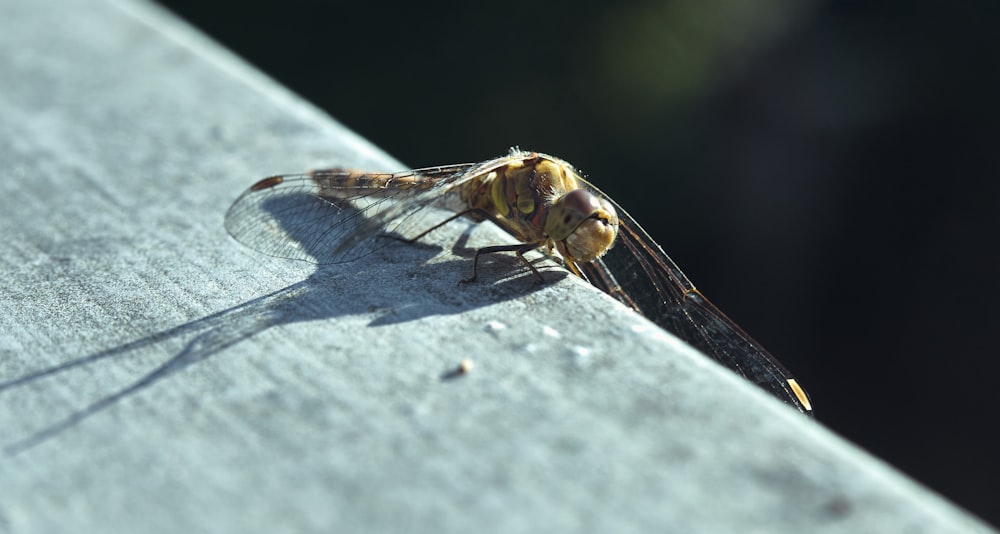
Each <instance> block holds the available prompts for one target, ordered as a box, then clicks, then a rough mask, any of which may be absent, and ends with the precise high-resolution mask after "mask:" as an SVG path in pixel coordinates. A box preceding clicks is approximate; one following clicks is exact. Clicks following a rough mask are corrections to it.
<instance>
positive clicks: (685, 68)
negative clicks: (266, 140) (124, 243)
mask: <svg viewBox="0 0 1000 534" xmlns="http://www.w3.org/2000/svg"><path fill="white" fill-rule="evenodd" d="M164 3H165V5H166V6H167V7H169V8H170V9H172V10H174V11H175V12H177V13H178V14H180V15H181V16H182V17H184V18H186V19H188V20H189V21H191V22H192V23H193V24H194V25H196V26H198V27H200V28H201V29H203V30H204V31H205V32H206V33H208V34H209V35H211V36H213V37H214V38H216V39H217V40H219V41H220V42H221V43H222V44H224V45H225V46H227V47H229V48H231V49H232V50H234V51H236V52H237V53H238V54H240V55H242V56H243V57H245V58H246V59H247V60H249V61H250V62H251V63H253V64H255V65H257V66H258V67H259V68H261V69H262V70H264V71H265V72H267V73H269V74H270V75H271V76H273V77H274V78H276V79H277V80H279V81H280V82H282V83H284V84H286V85H287V86H289V87H291V88H292V89H293V90H295V91H296V92H298V93H299V94H301V95H302V96H303V97H305V98H306V99H308V100H310V101H312V102H313V103H315V104H317V105H318V106H320V107H322V108H324V109H325V110H327V111H328V112H329V113H330V114H331V115H332V116H334V117H335V118H337V119H338V120H340V121H342V122H343V123H345V124H346V125H347V126H348V127H350V128H352V129H354V130H356V131H357V132H359V133H360V134H361V135H363V136H365V137H367V138H368V139H370V140H371V141H373V142H374V143H375V144H377V145H379V146H380V147H382V148H384V149H385V150H386V151H388V152H389V153H390V154H392V155H394V156H396V157H397V158H399V159H400V160H401V161H403V162H405V163H406V164H408V165H411V166H414V167H419V166H429V165H437V164H442V163H457V162H467V161H479V160H484V159H488V158H492V157H495V156H498V155H501V154H503V153H505V152H506V151H507V149H508V147H510V146H512V145H519V146H520V147H522V148H526V149H531V150H539V151H544V152H548V153H551V154H554V155H557V156H560V157H563V158H565V159H567V160H569V161H571V162H573V163H574V164H575V165H576V166H577V167H578V168H580V169H581V170H582V171H583V172H584V173H585V174H586V175H588V176H589V177H590V178H591V179H592V180H593V181H594V182H595V183H596V184H597V185H598V186H600V187H601V188H602V189H604V191H605V192H607V193H608V194H609V195H611V196H612V197H613V198H615V199H617V200H618V201H619V202H620V203H621V204H622V205H623V206H625V207H627V208H628V209H629V211H630V212H631V213H632V215H633V216H634V217H635V218H636V219H637V220H638V221H640V222H641V223H642V224H643V225H644V226H645V227H646V229H647V230H648V231H649V232H650V233H651V234H653V236H654V237H655V238H656V239H657V240H658V241H659V242H660V244H661V245H663V246H664V248H665V249H666V250H667V251H668V252H669V253H670V255H671V256H672V257H673V258H674V259H675V260H676V261H677V262H678V263H679V264H680V265H681V266H682V267H683V268H684V270H685V272H686V273H687V274H688V275H689V276H690V277H691V278H692V279H693V280H694V282H695V283H696V284H698V286H699V288H701V290H702V291H703V292H704V293H705V294H706V295H708V296H709V298H711V299H712V300H713V301H715V303H716V304H717V305H718V306H719V307H720V308H722V309H723V310H725V311H726V312H727V313H728V314H729V315H730V316H732V317H733V318H734V319H736V321H737V322H738V323H740V324H741V325H742V326H743V327H744V328H745V329H746V330H747V331H748V332H750V333H751V334H752V335H754V337H756V338H757V339H758V340H759V341H761V342H762V343H763V344H764V346H766V347H768V348H769V349H770V350H771V352H773V353H774V354H775V355H777V356H778V357H779V359H781V360H782V361H783V362H784V363H785V364H786V365H787V366H788V367H789V368H790V369H792V370H793V371H794V372H795V373H796V375H797V376H798V378H799V381H800V382H801V383H802V384H804V385H805V387H806V388H808V390H809V392H810V393H811V395H812V398H813V401H814V403H815V405H816V413H817V417H818V419H819V421H820V422H821V423H823V424H825V425H827V426H829V427H830V428H832V429H834V430H835V431H836V432H838V433H839V434H841V435H843V436H845V437H846V438H848V439H850V440H852V441H854V442H855V443H857V444H859V445H860V446H862V447H864V448H866V449H868V450H869V451H871V452H872V453H873V454H875V455H876V456H879V457H881V458H883V459H885V460H887V461H888V462H890V463H891V464H893V465H895V466H896V467H898V468H899V469H901V470H902V471H904V472H906V473H908V474H910V475H911V476H913V477H914V478H916V479H917V480H919V481H921V482H922V483H924V484H926V485H927V486H929V487H931V488H933V489H934V490H936V491H938V492H940V493H942V494H944V495H945V496H947V497H948V498H950V499H952V500H954V501H955V502H957V503H958V504H960V505H962V506H964V507H966V508H968V509H969V510H971V511H972V512H974V513H976V514H978V515H980V516H981V517H983V518H985V519H986V520H988V521H990V522H992V523H994V524H998V523H1000V506H997V503H998V502H1000V491H998V490H997V488H998V487H1000V486H998V482H997V480H998V479H1000V461H998V460H997V453H998V451H1000V437H998V435H997V429H996V428H995V427H996V424H997V416H996V408H997V407H998V401H997V388H998V386H1000V379H998V374H997V372H996V370H997V355H998V349H997V344H996V343H995V338H996V337H997V334H998V333H1000V312H998V311H997V300H998V298H1000V283H998V281H997V274H998V268H1000V261H998V260H1000V256H998V252H997V246H998V230H1000V224H998V219H997V215H996V210H997V209H998V208H1000V185H998V176H1000V173H998V171H1000V151H998V149H997V143H998V141H1000V136H998V133H1000V132H998V130H997V125H998V119H1000V117H998V106H997V103H996V102H997V97H998V95H1000V76H998V72H1000V61H998V60H1000V39H997V38H996V37H995V34H994V32H995V31H996V30H997V28H1000V25H998V23H1000V16H998V15H1000V3H997V2H988V1H983V2H978V3H976V2H952V3H944V2H937V3H930V2H920V1H907V2H902V1H895V2H893V1H889V2H810V1H803V0H757V1H755V2H745V1H743V0H688V1H670V0H660V1H652V0H651V1H646V2H636V1H621V2H601V3H598V2H581V1H572V2H570V1H561V2H560V1H555V2H537V3H536V2H523V1H521V0H512V1H510V2H505V3H490V4H477V3H471V2H470V3H466V2H455V3H447V2H445V3H439V4H435V5H428V4H425V3H416V4H415V3H407V2H399V3H392V2H390V3H383V4H376V3H362V2H357V3H350V4H347V3H344V4H340V3H336V2H331V3H321V2H306V1H302V0H286V1H284V2H280V3H275V2H203V1H196V0H165V1H164ZM307 164H308V162H294V161H291V162H288V168H287V169H262V173H267V172H273V171H282V170H283V171H288V172H291V171H297V170H304V166H305V165H307ZM299 167H303V168H299ZM254 178H257V177H254V176H248V177H247V180H253V179H254ZM248 183H249V182H248Z"/></svg>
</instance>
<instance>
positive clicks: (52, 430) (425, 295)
mask: <svg viewBox="0 0 1000 534" xmlns="http://www.w3.org/2000/svg"><path fill="white" fill-rule="evenodd" d="M275 218H276V219H277V220H278V221H279V222H280V221H281V215H280V214H275ZM294 226H295V225H289V226H288V228H292V227H294ZM473 227H474V225H472V224H471V223H470V225H469V227H468V228H467V230H466V231H465V232H464V233H463V234H462V235H461V236H460V238H459V239H458V240H457V241H456V242H455V243H454V245H453V246H452V248H451V250H452V252H453V253H454V254H455V255H457V256H460V257H462V258H463V259H458V260H449V261H444V262H436V263H435V264H434V265H433V266H428V265H426V263H427V261H428V260H430V259H431V258H433V257H434V256H436V255H437V254H438V253H439V252H440V251H441V249H440V247H436V246H430V245H426V244H421V243H413V244H408V243H403V242H398V241H395V242H390V243H388V244H387V246H382V247H378V249H377V250H376V251H375V253H373V254H371V255H369V256H367V257H364V258H361V259H359V260H356V261H353V262H351V263H349V264H333V265H318V266H317V269H316V270H315V271H314V272H313V273H312V274H311V275H310V276H309V277H308V278H306V279H305V280H302V281H301V282H297V283H295V284H292V285H290V286H287V287H285V288H282V289H280V290H278V291H275V292H273V293H270V294H268V295H264V296H261V297H258V298H255V299H253V300H250V301H247V302H245V303H242V304H239V305H237V306H233V307H231V308H228V309H226V310H222V311H219V312H216V313H213V314H211V315H207V316H205V317H201V318H199V319H196V320H193V321H190V322H188V323H185V324H182V325H179V326H176V327H173V328H169V329H166V330H162V331H160V332H156V333H153V334H150V335H148V336H146V337H143V338H141V339H138V340H135V341H131V342H129V343H125V344H122V345H119V346H117V347H113V348H109V349H106V350H103V351H100V352H95V353H92V354H88V355H86V356H82V357H79V358H76V359H73V360H70V361H67V362H65V363H62V364H59V365H55V366H52V367H48V368H45V369H41V370H38V371H34V372H31V373H28V374H25V375H22V376H20V377H17V378H14V379H11V380H8V381H5V382H0V394H3V393H5V392H7V391H9V390H14V389H16V388H18V387H20V386H25V385H27V384H30V383H34V382H37V381H39V380H42V379H45V378H54V377H58V376H62V375H63V374H64V373H67V372H69V371H71V370H73V369H76V368H79V367H83V366H86V365H90V364H94V363H97V362H99V361H102V360H109V359H113V358H122V357H127V356H129V355H134V354H137V353H139V352H140V351H142V350H143V349H147V348H154V347H157V346H159V345H161V344H166V343H168V342H171V341H174V340H187V341H186V342H185V343H184V346H183V348H182V349H181V350H180V351H179V352H177V353H176V354H173V355H172V356H170V357H169V358H167V359H166V360H165V361H164V362H163V363H162V364H160V365H159V366H158V367H156V368H154V369H153V370H151V371H150V372H148V373H146V374H145V375H143V376H142V377H140V378H139V379H137V380H135V381H133V382H132V383H130V384H128V385H127V386H125V387H123V388H121V389H118V390H117V391H114V392H112V393H110V394H108V395H106V396H103V397H101V398H99V399H98V400H96V401H94V402H92V403H90V404H87V405H85V406H83V407H81V408H79V409H77V410H75V411H73V412H72V413H70V414H69V415H67V416H66V417H64V418H62V419H60V420H58V421H56V422H53V423H50V424H48V425H46V426H44V427H43V428H41V429H40V430H37V431H35V432H34V433H32V434H31V435H29V436H27V437H25V438H22V439H20V440H17V441H15V442H12V443H9V444H7V445H6V446H4V448H3V450H4V452H5V453H6V454H7V455H16V454H19V453H22V452H25V451H27V450H29V449H32V448H34V447H36V446H38V445H40V444H42V443H44V442H46V441H48V440H50V439H53V438H55V437H57V436H58V435H59V434H61V433H62V432H64V431H66V430H68V429H70V428H73V427H74V426H76V425H78V424H80V423H81V422H83V421H84V420H86V419H88V418H90V417H93V416H95V415H97V414H99V413H101V412H103V411H104V410H107V409H108V408H110V407H112V406H114V405H115V404H117V403H118V402H120V401H122V400H124V399H126V398H128V397H130V396H132V395H135V394H137V393H139V392H140V391H142V390H144V389H146V388H148V387H150V386H152V385H153V384H155V383H157V382H159V381H161V380H163V379H165V378H167V377H168V376H170V375H172V374H174V373H176V372H178V371H181V370H183V369H185V368H187V367H189V366H191V365H193V364H196V363H198V362H201V361H203V360H205V359H207V358H209V357H211V356H213V355H215V354H216V353H218V352H220V351H222V350H223V349H226V348H228V347H231V346H233V345H236V344H238V343H240V342H241V341H243V340H246V339H248V338H250V337H252V336H254V335H256V334H257V333H260V332H263V331H264V330H267V329H268V328H271V327H274V326H281V325H286V324H292V323H297V322H308V321H320V320H328V319H333V318H337V317H340V316H349V315H353V314H358V313H370V311H371V309H372V308H373V307H374V308H375V309H382V310H383V313H382V314H381V315H380V316H379V317H377V318H375V319H374V320H372V321H370V322H369V324H368V326H369V327H382V326H388V325H392V324H397V323H403V322H407V321H412V320H416V319H420V318H422V317H427V316H433V315H448V314H457V313H463V312H466V311H468V310H472V309H475V308H478V307H481V306H486V305H490V304H495V303H497V302H500V301H503V300H507V299H514V298H518V297H520V296H523V295H525V294H527V293H530V292H531V291H534V290H535V289H537V288H538V287H539V284H537V283H536V280H535V278H534V276H533V275H532V274H531V273H530V272H529V271H527V270H526V269H525V268H524V266H523V265H521V264H520V263H519V262H518V261H517V259H516V258H514V257H512V256H507V255H501V256H498V255H492V256H494V257H491V258H490V260H491V261H487V262H480V270H481V272H480V280H481V281H480V282H476V283H474V284H469V285H459V284H458V281H459V280H461V279H462V278H464V277H466V276H467V274H468V271H467V269H469V268H470V265H471V256H472V254H473V253H474V251H475V249H474V248H469V247H468V240H469V237H470V233H471V229H472V228H473ZM288 235H289V237H291V238H292V239H296V240H298V242H299V243H308V242H310V240H309V239H308V236H302V235H294V234H292V233H288ZM390 241H392V240H390ZM306 252H307V253H309V254H310V255H312V256H313V257H319V255H320V254H322V253H323V252H324V251H317V250H306ZM491 263H495V264H498V265H490V264H491ZM431 269H433V272H432V273H428V272H424V271H429V270H431ZM543 272H544V273H545V278H546V281H547V282H554V281H556V280H559V279H562V278H564V277H565V276H566V275H567V274H568V272H567V271H565V270H562V269H559V268H544V269H543ZM441 273H449V274H451V273H453V274H454V280H455V286H454V289H453V290H452V289H443V288H442V285H441V284H440V283H438V284H419V283H417V282H416V281H412V280H411V281H408V280H409V279H413V278H416V279H419V278H420V277H433V278H436V279H440V278H441V277H442V276H443V275H442V274H441ZM498 274H499V275H500V276H502V278H496V277H497V275H498ZM392 279H397V280H403V282H400V283H401V284H408V285H407V286H406V288H405V289H400V288H399V285H395V286H393V287H392V288H389V287H388V286H387V284H386V283H385V281H386V280H392ZM365 280H378V283H372V284H365V285H364V290H363V294H364V296H362V297H361V298H343V297H344V292H343V291H341V290H340V289H341V288H343V287H345V286H347V287H350V285H351V284H352V283H356V282H364V281H365ZM401 296H402V298H400V297H401ZM365 297H367V298H365ZM385 301H389V302H391V305H390V306H387V307H379V304H380V303H381V302H385Z"/></svg>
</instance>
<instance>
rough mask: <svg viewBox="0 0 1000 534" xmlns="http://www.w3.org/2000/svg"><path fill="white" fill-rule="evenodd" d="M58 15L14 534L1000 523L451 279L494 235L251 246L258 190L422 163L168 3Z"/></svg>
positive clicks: (3, 504) (16, 333) (24, 166)
mask: <svg viewBox="0 0 1000 534" xmlns="http://www.w3.org/2000/svg"><path fill="white" fill-rule="evenodd" d="M55 3H56V5H55V6H53V5H52V4H51V3H47V4H45V5H42V4H38V3H34V2H29V1H26V0H14V1H13V2H7V3H4V4H3V5H2V6H0V17H2V19H3V20H5V21H7V24H6V25H5V31H4V32H3V33H2V34H0V49H2V50H4V52H3V53H2V54H0V80H3V82H2V83H3V90H2V91H0V116H3V118H4V120H3V121H0V169H2V171H0V172H2V177H3V179H2V180H0V184H2V185H0V187H2V193H3V194H2V197H0V199H2V200H0V202H2V209H0V227H2V229H3V230H2V231H3V239H2V241H0V268H2V272H3V273H4V276H3V277H2V282H0V284H2V287H0V309H2V310H3V313H2V314H0V445H2V446H4V447H5V449H4V454H3V455H2V456H0V480H2V481H3V483H2V484H0V531H4V532H7V531H11V532H26V531H56V532H70V531H73V532H87V531H91V532H95V531H97V532H140V531H141V532H184V531H201V532H205V531H208V532H227V531H232V532H237V531H238V532H269V533H271V532H307V531H323V532H329V531H334V530H336V531H342V532H368V531H383V530H407V531H433V532H440V531H473V530H474V531H513V530H530V531H553V530H563V531H569V530H572V531H594V532H609V531H614V532H628V531H637V532H653V531H667V532H737V531H738V532H755V531H759V532H851V533H854V532H899V531H907V532H935V533H939V532H971V531H982V532H985V531H989V529H988V527H986V526H985V525H983V524H981V523H980V522H978V521H977V520H976V519H975V518H972V517H970V516H969V515H967V514H966V513H964V512H963V511H961V510H958V509H956V508H955V507H953V506H951V505H950V504H948V503H947V502H945V501H943V500H942V499H940V498H939V497H937V496H935V495H934V494H933V493H931V492H929V491H927V490H926V489H924V488H921V487H919V486H917V485H916V484H914V483H913V482H911V481H909V480H908V479H906V478H905V477H903V476H902V475H900V474H898V473H896V472H895V471H893V470H892V469H890V468H888V467H887V466H885V465H884V464H882V463H881V462H879V461H878V460H876V459H873V458H871V457H869V456H868V455H866V454H865V453H864V452H862V451H859V450H858V449H856V448H854V447H853V446H851V445H850V444H848V443H845V442H843V441H841V440H840V439H839V438H837V436H835V435H832V434H831V433H830V432H828V431H827V430H825V429H824V428H823V427H822V426H821V424H817V423H816V422H813V421H810V420H808V419H807V418H805V417H802V416H800V415H799V414H797V413H795V412H793V411H792V410H791V409H789V408H788V407H786V406H783V405H781V404H780V403H779V402H777V401H775V400H773V399H771V398H770V397H768V396H767V395H766V394H764V393H763V392H760V391H758V390H757V389H756V388H754V387H752V386H751V385H749V384H747V383H745V382H744V381H742V380H740V379H738V378H737V377H735V376H734V375H732V374H731V373H729V372H727V371H725V370H724V369H721V368H719V367H718V366H716V365H714V364H713V363H711V362H710V361H708V360H707V359H705V358H704V357H702V356H701V355H699V354H697V353H695V352H694V351H692V350H690V349H688V348H687V347H686V346H685V345H683V344H681V343H680V342H678V341H677V340H675V339H673V338H671V337H670V336H668V335H666V334H665V333H663V332H662V331H661V330H659V329H657V328H656V327H655V326H653V325H651V324H650V323H648V322H647V321H645V320H644V319H642V318H640V317H638V316H636V315H634V314H633V313H631V312H630V311H628V310H626V309H624V308H623V307H621V306H619V305H617V304H616V303H615V302H613V301H612V300H611V299H610V298H607V297H605V296H604V295H602V294H601V293H599V292H598V291H596V290H594V289H593V288H590V287H589V286H586V285H585V284H583V283H581V282H580V281H578V280H576V279H575V278H573V277H567V276H565V273H562V272H561V271H560V270H559V269H557V268H555V267H552V266H550V267H549V268H548V270H547V272H548V274H549V277H550V279H551V280H550V283H549V284H547V285H545V286H542V287H536V286H535V285H534V284H533V283H532V278H531V277H530V275H527V274H526V273H524V272H522V271H521V270H520V269H519V268H518V266H517V262H516V261H515V260H514V259H513V258H509V259H505V258H496V259H494V261H493V262H492V263H488V264H487V265H486V266H485V267H484V270H483V272H482V276H483V277H484V278H485V279H486V280H487V281H486V282H483V283H481V284H476V285H474V286H463V287H459V286H458V285H457V284H456V282H457V281H458V280H459V279H461V278H462V277H464V276H465V275H466V274H467V270H468V268H469V265H468V261H469V251H470V250H471V249H472V248H474V247H476V246H479V245H482V244H484V243H490V244H495V243H496V242H497V240H500V239H507V238H505V237H503V236H502V235H501V234H500V232H499V231H498V230H496V229H495V228H491V227H489V226H487V225H482V227H477V228H475V229H473V230H471V231H468V232H467V230H468V228H467V227H466V226H464V225H462V224H453V225H450V226H449V227H447V228H445V229H443V230H442V231H441V232H439V233H436V234H434V235H433V240H432V241H431V243H430V244H429V245H427V246H408V245H404V244H398V245H395V244H394V245H391V246H389V247H387V248H385V249H383V250H381V251H380V252H378V253H376V254H375V255H373V256H370V257H367V258H365V259H362V260H359V261H357V262H354V263H352V264H349V265H346V266H331V267H328V268H326V267H325V268H322V269H316V268H315V267H314V266H311V265H308V264H302V263H296V262H289V261H282V260H276V259H271V258H267V257H264V256H261V255H258V254H256V253H254V252H253V251H250V250H247V249H245V248H243V247H241V246H240V245H238V244H237V243H235V242H234V241H233V240H232V239H230V238H229V237H228V236H227V234H226V232H225V230H224V229H223V226H222V217H223V214H224V213H225V211H226V208H227V207H228V206H229V204H230V203H231V202H232V201H233V200H234V199H235V198H236V196H237V195H238V194H239V193H240V192H241V191H242V190H243V189H244V188H246V187H248V186H249V185H250V184H251V183H253V181H254V180H256V179H258V178H261V177H263V176H267V175H270V174H275V173H280V172H295V171H302V170H306V169H309V168H315V167H320V166H334V165H336V166H352V167H361V168H372V169H383V170H397V169H401V168H403V166H402V165H401V164H400V163H398V162H396V161H393V160H392V159H391V158H390V157H388V156H387V155H385V154H383V153H382V152H381V151H379V150H378V149H377V148H374V147H372V146H370V145H369V144H367V143H365V142H364V141H363V140H361V139H359V138H357V137H356V136H355V135H354V134H352V133H351V132H349V131H346V130H345V129H343V128H342V127H341V126H340V125H338V124H337V123H335V122H334V121H332V120H331V119H330V118H328V117H326V116H324V115H323V114H322V113H320V112H319V111H317V110H315V109H313V108H312V107H310V106H309V105H307V104H305V103H303V102H301V101H299V100H297V99H296V98H295V97H294V96H293V95H291V94H289V93H288V92H287V91H286V90H284V89H282V88H281V87H279V86H276V85H275V84H273V83H272V82H270V81H269V80H267V79H266V78H264V77H263V76H262V75H260V74H259V73H257V72H255V71H253V70H252V69H250V68H249V67H247V66H246V65H244V64H242V63H241V62H239V61H238V60H237V59H235V58H233V57H232V56H231V55H229V54H228V53H226V52H225V51H222V50H219V49H218V48H216V47H215V46H214V45H213V44H212V43H211V42H209V41H208V40H206V39H205V38H204V37H202V36H200V35H198V34H196V33H195V32H193V31H192V30H190V29H189V28H188V27H186V26H184V25H183V24H182V23H179V22H178V21H177V20H174V19H173V18H172V17H171V16H169V15H168V14H165V13H164V12H162V11H161V10H159V9H158V8H156V7H153V6H150V5H148V4H146V3H143V2H139V1H132V0H120V1H114V2H97V1H94V2H71V1H66V0H55ZM54 28H58V31H53V29H54ZM334 89H335V88H334ZM535 148H539V149H544V147H535ZM504 150H505V147H497V151H498V154H499V153H502V152H503V151H504ZM442 163H452V162H442ZM463 358H469V359H471V360H472V361H473V362H474V364H475V366H474V368H473V369H472V370H471V372H469V373H467V374H458V373H455V372H454V370H455V369H456V367H457V366H458V365H459V363H460V362H461V360H462V359H463ZM816 400H817V402H818V403H819V406H818V415H819V417H820V421H822V400H821V399H816Z"/></svg>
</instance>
